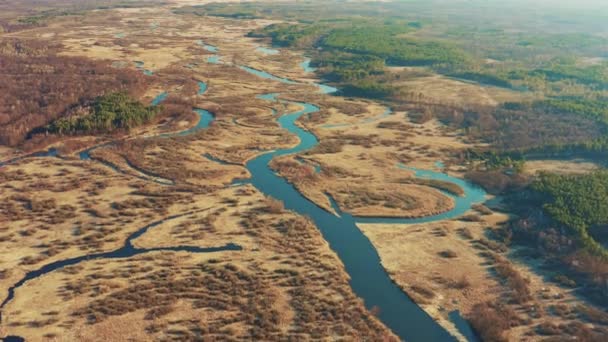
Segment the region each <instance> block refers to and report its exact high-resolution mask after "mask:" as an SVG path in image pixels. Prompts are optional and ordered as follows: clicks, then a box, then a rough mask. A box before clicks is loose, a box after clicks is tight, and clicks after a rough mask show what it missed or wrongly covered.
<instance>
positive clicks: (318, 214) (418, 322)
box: [3, 67, 485, 342]
mask: <svg viewBox="0 0 608 342" xmlns="http://www.w3.org/2000/svg"><path fill="white" fill-rule="evenodd" d="M240 68H241V69H243V70H246V71H248V72H251V73H252V74H256V75H258V76H260V77H264V78H268V79H271V80H278V81H280V82H283V83H289V84H295V83H297V82H295V81H292V80H288V79H285V78H280V77H276V76H274V75H271V74H269V73H266V72H264V71H260V70H256V69H252V68H248V67H240ZM330 88H333V87H330ZM333 89H335V88H333ZM167 95H168V93H166V92H163V93H161V94H159V95H158V96H157V97H156V98H155V99H154V100H153V102H152V104H153V105H158V104H160V103H162V101H164V100H165V98H166V97H167ZM277 96H278V94H264V95H260V96H259V98H262V99H265V100H269V101H275V100H277ZM295 104H298V105H300V106H302V107H303V109H302V110H300V111H297V112H294V113H287V114H284V115H282V116H279V117H278V119H277V120H278V123H279V124H280V126H281V127H282V128H284V129H286V130H287V131H289V132H290V133H292V134H295V135H297V136H298V138H299V139H300V142H299V144H298V145H297V146H295V147H291V148H286V149H279V150H275V151H270V152H267V153H263V154H261V155H259V156H258V157H256V158H254V159H252V160H250V161H249V162H247V164H246V167H247V169H248V170H249V171H250V173H251V179H250V180H249V181H247V183H251V184H252V185H253V186H255V187H256V188H257V189H259V190H260V191H261V192H262V193H264V194H265V195H267V196H271V197H274V198H276V199H278V200H280V201H282V202H283V203H284V206H285V208H286V209H288V210H293V211H294V212H296V213H298V214H300V215H303V216H306V217H309V218H310V219H311V220H312V221H313V222H314V223H315V225H316V226H317V227H318V228H319V230H320V231H321V233H322V235H323V237H324V238H325V240H326V241H327V242H328V243H329V245H330V247H331V248H332V250H333V251H334V252H335V253H336V254H337V255H338V256H339V258H340V259H341V261H342V263H343V264H344V266H345V269H346V272H347V273H348V274H349V276H350V285H351V287H352V289H353V291H354V292H355V294H357V295H358V296H359V297H360V298H362V299H363V301H364V303H365V306H366V307H367V308H369V309H371V308H376V307H377V308H379V314H378V317H379V318H380V320H381V321H382V322H383V323H384V324H386V325H387V326H388V327H389V328H390V329H391V330H392V331H393V332H394V333H395V334H397V335H398V336H399V337H400V338H401V339H403V340H407V341H421V342H427V341H454V340H455V339H454V337H453V336H451V335H450V334H449V333H448V332H447V331H446V330H444V329H443V328H442V327H441V326H440V325H439V324H437V322H435V321H434V320H433V319H432V318H431V317H430V316H429V315H428V314H427V313H426V312H425V311H424V310H422V309H421V308H420V307H419V306H418V305H416V304H415V303H414V302H413V301H412V300H411V299H410V298H409V297H408V296H407V295H406V294H405V293H404V292H403V291H402V290H401V289H400V288H399V287H398V286H397V285H396V284H395V283H394V282H393V281H392V280H391V279H390V277H389V275H388V274H387V273H386V271H385V270H384V269H383V267H382V266H381V264H380V258H379V256H378V253H377V251H376V249H375V248H374V247H373V245H372V244H371V242H370V241H369V239H368V238H367V237H366V236H365V235H364V234H363V233H362V232H361V230H360V229H359V228H358V227H357V223H383V224H391V223H395V224H408V223H422V222H434V221H438V220H443V219H449V218H454V217H458V216H460V215H462V214H464V213H465V212H466V211H467V210H469V209H470V208H471V205H472V204H474V203H481V202H483V201H484V200H485V193H484V192H483V190H481V189H480V188H478V187H475V186H473V185H471V184H469V183H467V182H465V181H463V180H460V179H458V178H454V177H450V176H448V175H446V174H443V173H439V172H434V171H428V170H419V169H413V168H409V167H407V166H405V165H401V164H398V165H397V166H396V167H399V168H403V169H408V170H412V171H414V172H415V176H416V177H421V178H432V179H438V180H444V181H449V182H452V183H455V184H457V185H459V186H461V187H462V188H463V190H464V191H465V195H464V196H452V195H450V196H452V198H454V200H455V204H456V205H455V208H454V209H453V210H450V211H449V212H446V213H443V214H440V215H435V216H431V217H425V218H420V219H404V218H361V217H354V216H352V215H350V214H349V213H345V212H341V211H340V210H339V208H336V209H337V210H338V212H339V213H340V215H339V216H336V215H334V214H333V213H330V212H328V211H325V210H323V209H322V208H320V207H318V206H317V205H316V204H314V203H313V202H311V201H310V200H308V199H307V198H305V197H304V196H303V195H302V194H301V193H300V192H298V191H297V190H296V189H295V188H294V187H293V186H292V185H291V184H289V183H288V182H287V181H286V180H285V179H283V178H281V177H280V176H278V175H277V174H276V173H275V172H274V171H273V170H272V169H271V168H270V167H269V166H268V165H269V163H270V161H271V160H272V159H273V158H275V157H279V156H283V155H290V154H295V153H299V152H303V151H306V150H309V149H311V148H313V147H315V146H316V145H317V144H318V140H317V138H316V137H315V136H314V135H313V134H312V133H310V132H308V131H306V130H305V129H303V128H301V127H299V126H298V125H296V124H295V123H296V121H297V120H298V118H300V117H301V116H302V115H309V114H311V113H314V112H316V111H318V110H319V108H318V107H316V106H315V105H313V104H310V103H295ZM195 111H196V112H197V114H199V116H200V120H199V123H198V124H197V125H196V126H195V127H193V128H191V129H188V130H186V131H182V132H178V133H172V134H167V135H163V136H175V135H180V136H181V135H188V134H191V133H193V132H195V131H196V130H199V129H201V128H204V127H208V125H209V124H210V123H211V121H212V120H213V115H212V114H211V113H209V112H207V111H205V110H203V109H195ZM98 147H99V146H98ZM89 151H90V150H88V151H85V152H86V155H85V156H84V157H85V158H83V159H86V158H90V157H89V156H88V152H89ZM81 157H83V156H82V154H81ZM448 195H449V194H448ZM332 204H333V205H334V206H336V204H335V202H332ZM151 227H152V226H147V227H144V228H143V229H145V230H148V229H150V228H151ZM138 232H139V231H138ZM141 234H143V232H142V233H141ZM141 234H139V235H141ZM139 235H137V236H139ZM137 236H132V237H131V238H129V239H128V240H127V243H126V244H125V246H124V247H123V248H122V249H120V250H117V251H115V252H111V253H108V254H101V255H93V256H89V257H85V258H90V257H93V258H98V257H109V258H112V257H126V256H129V255H134V254H132V253H135V254H139V253H143V252H147V251H139V250H133V249H132V248H133V247H132V245H131V244H130V241H132V240H133V239H134V238H136V237H137ZM178 248H180V250H184V248H186V247H178ZM188 248H190V247H188ZM238 248H239V247H238V246H235V245H227V246H223V247H219V248H218V249H211V250H204V249H200V250H194V249H193V250H192V251H193V252H212V251H216V250H236V249H238ZM125 252H126V253H125ZM85 258H83V259H82V260H81V259H80V258H78V259H70V260H66V261H64V262H65V263H66V264H62V263H54V264H51V265H47V266H45V267H43V269H41V270H37V271H34V272H31V273H29V274H28V275H27V276H26V278H28V279H31V278H33V277H37V276H39V275H41V274H45V273H48V272H50V271H52V270H54V269H56V268H59V267H63V266H65V265H68V264H69V265H72V264H75V263H78V262H80V261H84V260H86V259H85ZM25 280H26V279H24V280H22V282H20V283H18V284H16V285H15V286H13V287H12V288H11V292H10V296H9V298H7V300H6V301H5V302H4V304H6V302H7V301H8V300H10V298H12V295H13V293H14V289H15V288H16V287H18V286H20V285H21V284H23V282H25ZM4 304H3V305H4ZM450 318H452V317H450ZM462 324H464V325H466V322H464V323H462V322H457V325H462ZM459 330H460V331H466V329H463V328H462V326H459Z"/></svg>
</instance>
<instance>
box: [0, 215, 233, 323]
mask: <svg viewBox="0 0 608 342" xmlns="http://www.w3.org/2000/svg"><path fill="white" fill-rule="evenodd" d="M201 211H203V210H200V211H197V212H201ZM197 212H194V211H193V212H188V213H185V214H179V215H173V216H169V217H167V218H165V219H162V220H159V221H156V222H153V223H151V224H149V225H147V226H144V227H142V228H140V229H138V230H137V231H136V232H135V233H133V234H131V235H130V236H129V237H128V238H127V240H126V241H125V244H124V245H123V246H122V247H121V248H119V249H116V250H114V251H112V252H105V253H97V254H89V255H83V256H79V257H75V258H71V259H65V260H59V261H56V262H53V263H50V264H47V265H44V266H43V267H41V268H39V269H37V270H34V271H30V272H28V273H26V275H25V276H24V277H23V278H21V280H19V281H18V282H17V283H15V284H14V285H13V286H11V287H10V288H9V289H8V295H7V297H6V299H4V301H3V302H2V304H1V305H0V310H2V309H4V307H5V306H6V304H8V303H9V302H10V301H11V300H12V299H13V298H14V296H15V290H16V289H18V288H19V287H21V286H22V285H23V284H25V282H27V281H28V280H31V279H34V278H38V277H41V276H43V275H45V274H48V273H51V272H53V271H55V270H57V269H59V268H63V267H66V266H71V265H76V264H79V263H81V262H83V261H90V260H94V259H123V258H130V257H133V256H136V255H139V254H144V253H151V252H159V251H173V252H190V253H212V252H221V251H238V250H241V249H242V248H241V247H240V246H238V245H236V244H233V243H229V244H226V245H224V246H220V247H208V248H200V247H195V246H175V247H163V248H136V247H134V246H133V241H134V240H135V239H137V238H138V237H140V236H142V235H143V234H145V233H146V232H147V231H148V230H150V229H152V228H154V227H157V226H159V225H161V224H163V223H165V222H167V221H170V220H174V219H177V218H180V217H184V216H188V215H192V214H195V213H197ZM1 321H2V312H1V311H0V322H1Z"/></svg>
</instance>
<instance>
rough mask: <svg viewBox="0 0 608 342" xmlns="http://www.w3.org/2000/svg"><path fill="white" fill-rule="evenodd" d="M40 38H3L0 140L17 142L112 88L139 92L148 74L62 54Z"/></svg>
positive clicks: (143, 89)
mask: <svg viewBox="0 0 608 342" xmlns="http://www.w3.org/2000/svg"><path fill="white" fill-rule="evenodd" d="M58 48H59V47H58V46H56V45H53V44H52V43H46V42H39V41H27V42H26V41H21V40H16V39H6V40H2V41H0V73H1V74H2V75H3V77H1V78H0V89H2V92H0V126H1V127H0V144H4V145H9V146H17V145H19V144H21V143H23V142H24V141H25V140H26V139H27V138H28V137H29V136H30V134H31V133H32V132H34V131H35V130H36V129H37V128H40V127H44V126H46V125H47V124H49V123H50V122H52V121H53V120H55V119H58V118H59V117H62V116H65V115H67V114H68V113H69V112H70V111H71V110H72V109H73V108H76V107H78V106H81V105H84V104H86V103H89V102H90V101H92V100H93V99H95V98H96V97H98V96H101V95H103V94H106V93H110V92H118V91H122V92H126V93H128V94H130V95H131V96H133V97H136V98H137V97H140V96H141V95H143V93H144V92H145V90H146V88H147V85H148V83H149V82H150V80H149V78H148V79H147V78H146V77H145V76H144V75H142V74H141V73H139V72H137V71H135V70H128V69H116V68H114V67H112V66H111V64H110V63H109V62H101V61H93V60H90V59H86V58H79V57H65V56H58V55H57V51H58Z"/></svg>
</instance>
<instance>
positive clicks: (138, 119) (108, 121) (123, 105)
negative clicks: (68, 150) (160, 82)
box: [46, 93, 159, 135]
mask: <svg viewBox="0 0 608 342" xmlns="http://www.w3.org/2000/svg"><path fill="white" fill-rule="evenodd" d="M85 111H86V112H88V113H85V114H84V115H72V116H66V117H62V118H59V119H57V120H55V121H53V122H52V123H51V124H50V125H48V126H47V128H46V129H47V131H48V132H50V133H56V134H60V135H61V134H82V133H85V134H86V133H108V132H112V131H113V130H116V129H123V130H129V129H131V128H133V127H136V126H140V125H142V124H144V123H147V122H149V121H150V120H151V119H152V118H154V116H155V115H156V114H157V113H158V112H159V108H157V107H146V106H144V105H143V104H142V103H141V102H139V101H137V100H134V99H132V98H131V97H130V96H129V95H127V94H126V93H111V94H108V95H104V96H100V97H98V98H96V99H95V100H94V101H93V103H92V104H91V106H90V108H87V109H85Z"/></svg>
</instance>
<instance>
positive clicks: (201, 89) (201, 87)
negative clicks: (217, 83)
mask: <svg viewBox="0 0 608 342" xmlns="http://www.w3.org/2000/svg"><path fill="white" fill-rule="evenodd" d="M206 91H207V83H205V82H201V81H199V82H198V93H197V94H198V95H203V94H204V93H205V92H206Z"/></svg>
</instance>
